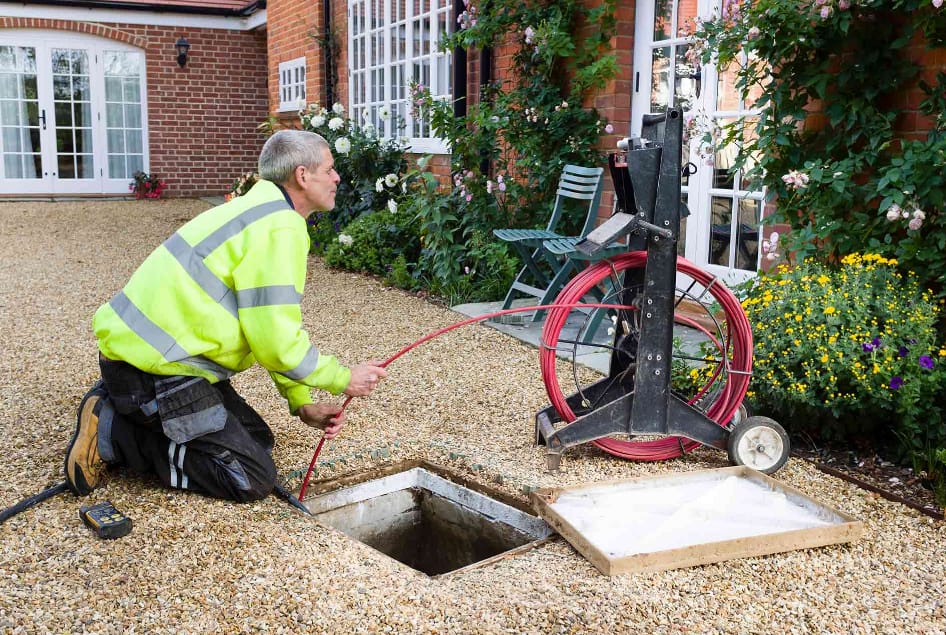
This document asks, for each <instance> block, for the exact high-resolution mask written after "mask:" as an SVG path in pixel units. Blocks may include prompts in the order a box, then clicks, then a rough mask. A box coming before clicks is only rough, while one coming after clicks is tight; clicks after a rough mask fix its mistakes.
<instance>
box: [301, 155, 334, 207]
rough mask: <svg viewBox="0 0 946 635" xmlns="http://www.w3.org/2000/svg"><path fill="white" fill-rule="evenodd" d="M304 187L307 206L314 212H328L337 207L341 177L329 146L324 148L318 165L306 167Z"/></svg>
mask: <svg viewBox="0 0 946 635" xmlns="http://www.w3.org/2000/svg"><path fill="white" fill-rule="evenodd" d="M304 174H305V181H304V189H305V194H306V202H307V204H308V205H307V206H308V207H309V209H310V210H311V211H314V212H327V211H329V210H330V209H333V208H334V207H335V192H336V190H337V189H338V182H339V181H340V180H341V177H339V176H338V172H336V171H335V159H333V158H332V153H331V151H330V150H329V149H328V148H322V162H321V163H320V164H319V166H318V167H315V168H306V170H305V173H304Z"/></svg>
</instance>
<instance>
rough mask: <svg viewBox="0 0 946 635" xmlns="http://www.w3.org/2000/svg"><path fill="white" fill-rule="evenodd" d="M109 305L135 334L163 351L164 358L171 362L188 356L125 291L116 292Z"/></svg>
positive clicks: (155, 348) (157, 349)
mask: <svg viewBox="0 0 946 635" xmlns="http://www.w3.org/2000/svg"><path fill="white" fill-rule="evenodd" d="M109 305H110V306H111V307H112V309H114V310H115V313H117V314H118V317H119V318H121V320H122V322H124V323H125V324H127V325H128V328H130V329H131V330H132V331H133V332H134V333H135V335H137V336H138V337H140V338H141V339H143V340H144V341H145V342H147V343H148V344H150V345H151V347H152V348H154V350H156V351H158V352H159V353H161V355H162V356H163V357H164V359H166V360H168V361H169V362H176V361H178V360H181V359H184V358H185V357H187V356H188V354H187V351H185V350H184V349H183V348H181V347H180V345H178V343H177V342H176V341H174V338H173V337H171V336H170V335H168V334H167V332H166V331H165V330H164V329H162V328H161V327H160V326H158V325H157V324H155V323H154V322H152V321H151V320H150V319H149V318H148V316H147V315H145V314H144V313H142V312H141V311H140V310H139V309H138V307H136V306H135V305H134V304H133V303H132V301H131V300H130V299H129V298H128V296H127V295H125V292H124V291H119V292H118V293H116V294H115V297H114V298H112V299H111V300H109Z"/></svg>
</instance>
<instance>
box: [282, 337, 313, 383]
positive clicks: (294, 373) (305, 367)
mask: <svg viewBox="0 0 946 635" xmlns="http://www.w3.org/2000/svg"><path fill="white" fill-rule="evenodd" d="M318 365H319V349H317V348H316V347H314V346H312V345H311V344H310V345H309V350H308V351H306V354H305V357H303V358H302V361H301V362H299V365H298V366H296V367H295V368H291V369H289V370H287V371H286V372H284V373H279V374H280V375H283V376H284V377H288V378H289V379H295V380H296V381H301V380H303V379H305V378H306V377H308V376H309V375H311V374H312V373H313V372H314V371H315V367H316V366H318Z"/></svg>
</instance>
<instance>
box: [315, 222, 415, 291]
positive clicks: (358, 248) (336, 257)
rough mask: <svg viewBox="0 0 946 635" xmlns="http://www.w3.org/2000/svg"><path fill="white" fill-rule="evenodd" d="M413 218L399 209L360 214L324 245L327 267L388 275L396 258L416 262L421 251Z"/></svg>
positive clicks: (401, 260) (405, 261)
mask: <svg viewBox="0 0 946 635" xmlns="http://www.w3.org/2000/svg"><path fill="white" fill-rule="evenodd" d="M418 229H419V228H418V226H417V222H416V219H415V218H414V217H413V216H411V215H409V214H406V213H404V212H402V211H400V210H397V209H395V211H393V212H391V211H387V210H386V211H384V212H376V213H372V214H363V215H362V216H359V217H358V218H356V219H355V220H353V221H352V222H351V223H349V224H348V225H347V226H346V227H345V228H344V230H343V231H342V232H341V233H339V234H338V236H337V237H336V239H335V240H333V241H331V242H329V243H328V244H327V246H326V247H325V251H324V259H325V264H327V265H328V266H330V267H336V268H339V269H347V270H349V271H362V272H365V273H371V274H375V275H380V276H388V274H389V273H390V272H391V270H392V267H393V265H394V263H395V262H397V261H400V262H402V263H407V262H416V261H417V258H418V256H419V254H420V243H419V241H418V240H417V236H418Z"/></svg>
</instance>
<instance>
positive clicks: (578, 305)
mask: <svg viewBox="0 0 946 635" xmlns="http://www.w3.org/2000/svg"><path fill="white" fill-rule="evenodd" d="M633 308H634V307H631V306H625V305H623V304H595V303H582V302H570V303H568V304H559V303H556V304H543V305H539V306H525V307H517V308H514V309H503V310H502V311H495V312H493V313H487V314H485V315H478V316H476V317H471V318H469V319H466V320H463V321H461V322H457V323H455V324H451V325H450V326H445V327H443V328H442V329H439V330H437V331H434V332H433V333H428V334H427V335H425V336H424V337H422V338H420V339H419V340H417V341H416V342H414V343H413V344H410V345H408V346H405V347H404V348H402V349H401V350H399V351H398V352H397V353H395V354H394V355H392V356H391V357H389V358H388V359H386V360H384V361H383V362H382V363H381V364H380V366H381V368H386V367H387V366H388V364H390V363H391V362H393V361H394V360H396V359H397V358H398V357H400V356H401V355H404V354H405V353H407V352H408V351H410V350H412V349H415V348H417V347H418V346H420V345H421V344H423V343H425V342H428V341H430V340H432V339H434V338H435V337H440V336H441V335H443V334H444V333H448V332H450V331H452V330H454V329H458V328H460V327H461V326H467V325H469V324H474V323H476V322H482V321H484V320H490V319H492V318H495V317H500V316H502V315H509V314H510V313H523V312H525V311H536V310H543V311H544V310H555V309H568V310H571V309H633ZM565 313H566V314H567V313H568V311H565ZM549 315H551V313H550V314H549ZM351 400H352V397H348V398H347V399H345V402H344V403H343V404H342V411H344V410H345V408H347V407H348V404H349V403H350V402H351ZM324 444H325V437H324V436H323V437H322V438H321V439H319V444H318V445H317V446H316V448H315V454H313V455H312V461H310V462H309V469H308V470H307V471H306V473H305V478H304V479H302V487H300V488H299V497H298V498H299V500H300V501H301V500H302V499H303V498H304V497H305V491H306V488H307V487H308V485H309V478H310V477H311V476H312V471H313V470H314V469H315V462H316V461H317V460H318V458H319V453H320V452H321V451H322V446H323V445H324Z"/></svg>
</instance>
